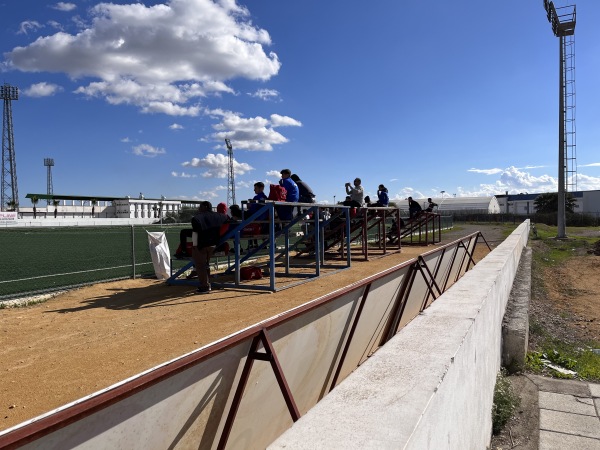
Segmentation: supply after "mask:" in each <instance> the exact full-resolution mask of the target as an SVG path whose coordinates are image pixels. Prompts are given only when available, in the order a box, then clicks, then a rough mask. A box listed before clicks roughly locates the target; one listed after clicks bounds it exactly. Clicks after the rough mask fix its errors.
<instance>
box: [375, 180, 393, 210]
mask: <svg viewBox="0 0 600 450" xmlns="http://www.w3.org/2000/svg"><path fill="white" fill-rule="evenodd" d="M389 203H390V197H389V196H388V190H387V188H386V187H385V186H384V185H383V184H380V185H379V188H378V189H377V203H375V205H374V206H388V205H389Z"/></svg>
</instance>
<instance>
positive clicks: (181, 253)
mask: <svg viewBox="0 0 600 450" xmlns="http://www.w3.org/2000/svg"><path fill="white" fill-rule="evenodd" d="M199 211H200V207H198V212H199ZM217 212H218V213H219V214H227V205H226V204H225V203H223V202H221V203H219V204H218V205H217ZM193 232H194V230H193V229H192V228H184V229H182V230H181V231H180V232H179V247H178V248H177V251H176V252H175V258H177V259H182V258H189V257H191V256H192V255H190V253H189V252H188V251H187V241H188V239H190V238H191V237H192V233H193Z"/></svg>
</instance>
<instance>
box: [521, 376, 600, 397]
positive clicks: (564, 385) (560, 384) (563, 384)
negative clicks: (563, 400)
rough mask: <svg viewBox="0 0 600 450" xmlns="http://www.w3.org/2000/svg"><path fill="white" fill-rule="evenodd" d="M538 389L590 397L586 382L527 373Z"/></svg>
mask: <svg viewBox="0 0 600 450" xmlns="http://www.w3.org/2000/svg"><path fill="white" fill-rule="evenodd" d="M528 377H529V379H530V380H531V381H533V382H534V383H535V385H536V386H537V387H538V389H539V390H540V391H544V392H557V393H560V394H571V395H574V396H576V397H591V396H592V395H591V394H590V388H589V387H588V384H587V383H584V382H582V381H577V380H557V379H554V378H545V377H541V376H539V375H528Z"/></svg>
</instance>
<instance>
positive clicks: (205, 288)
mask: <svg viewBox="0 0 600 450" xmlns="http://www.w3.org/2000/svg"><path fill="white" fill-rule="evenodd" d="M227 220H228V217H227V215H226V214H221V213H218V212H215V211H213V210H212V204H211V203H210V202H209V201H203V202H201V203H200V208H199V209H198V213H197V214H196V215H195V216H194V217H193V218H192V229H193V230H194V231H195V232H196V233H197V236H198V238H197V241H196V242H195V245H194V246H193V247H192V258H193V259H194V264H195V265H196V273H197V274H198V281H199V282H200V286H199V287H198V290H197V292H198V293H199V294H207V293H209V292H210V283H209V282H208V270H207V269H208V268H209V263H210V258H211V257H212V255H213V253H214V252H215V248H216V246H217V244H218V243H219V239H220V237H221V226H222V225H223V224H224V223H226V222H227Z"/></svg>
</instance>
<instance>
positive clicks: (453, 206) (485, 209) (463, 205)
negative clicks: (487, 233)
mask: <svg viewBox="0 0 600 450" xmlns="http://www.w3.org/2000/svg"><path fill="white" fill-rule="evenodd" d="M413 200H415V201H416V202H417V203H419V204H420V205H421V207H422V208H423V209H425V208H427V206H428V202H427V199H426V198H418V199H417V198H413ZM432 200H433V202H434V203H437V204H438V206H437V208H436V209H434V212H439V213H443V212H448V213H450V212H459V211H460V212H465V211H469V212H477V213H488V214H497V213H499V212H500V205H499V204H498V200H497V199H496V197H436V198H432ZM394 203H395V204H396V205H397V206H398V207H399V208H400V209H401V210H405V211H408V200H394Z"/></svg>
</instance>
